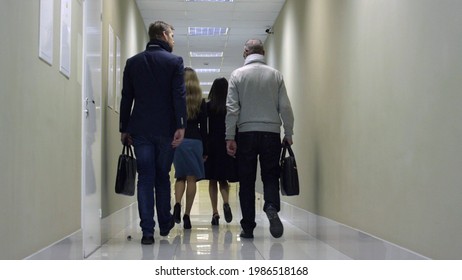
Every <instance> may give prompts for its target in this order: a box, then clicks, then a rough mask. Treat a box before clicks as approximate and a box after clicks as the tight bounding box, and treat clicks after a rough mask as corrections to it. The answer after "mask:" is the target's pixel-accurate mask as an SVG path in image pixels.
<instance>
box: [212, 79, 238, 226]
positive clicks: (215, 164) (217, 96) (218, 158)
mask: <svg viewBox="0 0 462 280" xmlns="http://www.w3.org/2000/svg"><path fill="white" fill-rule="evenodd" d="M227 95H228V81H227V80H226V79H225V78H218V79H215V81H214V82H213V85H212V88H211V89H210V93H209V97H208V99H209V102H207V116H208V117H209V133H208V137H207V146H208V158H207V161H206V162H205V178H206V179H208V180H209V194H210V201H211V202H212V210H213V212H212V213H213V214H212V225H218V224H219V221H218V220H219V219H220V215H219V214H218V206H217V204H218V202H217V201H218V183H219V184H220V192H221V196H222V198H223V212H224V215H225V220H226V222H228V223H230V222H231V221H232V220H233V215H232V212H231V208H230V207H229V203H228V199H229V183H228V182H237V181H238V180H237V166H236V160H235V159H234V158H232V157H230V156H229V155H228V153H227V152H226V141H225V118H226V97H227Z"/></svg>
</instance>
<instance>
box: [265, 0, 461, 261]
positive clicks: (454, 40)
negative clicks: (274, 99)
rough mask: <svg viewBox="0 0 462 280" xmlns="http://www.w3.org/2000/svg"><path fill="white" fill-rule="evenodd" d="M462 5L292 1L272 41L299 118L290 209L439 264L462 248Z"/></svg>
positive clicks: (414, 0)
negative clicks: (298, 190)
mask: <svg viewBox="0 0 462 280" xmlns="http://www.w3.org/2000/svg"><path fill="white" fill-rule="evenodd" d="M461 14H462V2H460V1H454V0H442V1H433V0H374V1H366V0H342V1H339V0H307V1H296V0H288V1H287V3H286V5H285V7H284V9H283V11H282V13H281V15H280V16H279V18H278V20H277V23H276V25H275V26H274V28H273V29H274V35H272V36H271V37H270V38H269V40H268V41H267V53H268V55H267V56H268V60H269V64H272V65H274V66H276V67H277V68H279V69H280V70H281V71H282V72H283V74H284V75H285V79H286V83H287V88H288V91H289V95H290V98H291V101H292V104H293V106H294V111H295V119H296V126H295V137H294V141H295V144H294V150H295V153H296V154H297V155H299V156H298V159H297V163H298V164H299V170H300V173H301V174H300V177H301V183H302V188H303V191H302V195H301V196H300V197H297V198H288V199H286V200H287V201H288V202H290V203H293V204H295V205H297V206H299V207H302V208H304V209H306V210H308V211H311V212H314V213H316V214H319V215H322V216H325V217H328V218H330V219H333V220H336V221H338V222H341V223H345V224H347V225H349V226H352V227H355V228H358V229H360V230H363V231H366V232H368V233H370V234H373V235H375V236H378V237H380V238H383V239H385V240H388V241H390V242H393V243H395V244H398V245H401V246H403V247H405V248H408V249H411V250H413V251H415V252H418V253H420V254H422V255H425V256H427V257H430V258H435V259H460V258H461V257H462V253H461V252H462V243H461V242H460V239H459V233H460V232H462V219H460V213H462V203H460V201H461V200H462V189H461V187H460V186H461V184H460V182H461V181H462V175H461V172H460V168H461V166H462V160H461V159H462V147H461V143H462V141H461V140H462V125H461V122H460V119H462V110H460V108H461V107H462V106H461V105H462V94H461V93H460V89H461V88H462V79H460V77H462V56H461V55H460V50H461V49H462V17H461V16H460V15H461Z"/></svg>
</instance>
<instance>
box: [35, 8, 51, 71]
mask: <svg viewBox="0 0 462 280" xmlns="http://www.w3.org/2000/svg"><path fill="white" fill-rule="evenodd" d="M53 25H54V18H53V0H40V30H39V58H41V59H42V60H43V61H45V62H47V63H48V64H50V65H52V64H53Z"/></svg>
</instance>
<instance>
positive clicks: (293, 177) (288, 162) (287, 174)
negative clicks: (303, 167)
mask: <svg viewBox="0 0 462 280" xmlns="http://www.w3.org/2000/svg"><path fill="white" fill-rule="evenodd" d="M287 151H288V152H289V156H286V152H287ZM280 164H281V178H280V183H281V193H282V195H286V196H292V195H299V194H300V187H299V184H298V171H297V163H296V161H295V155H294V152H293V151H292V148H291V147H290V145H287V144H284V146H283V148H282V153H281V162H280Z"/></svg>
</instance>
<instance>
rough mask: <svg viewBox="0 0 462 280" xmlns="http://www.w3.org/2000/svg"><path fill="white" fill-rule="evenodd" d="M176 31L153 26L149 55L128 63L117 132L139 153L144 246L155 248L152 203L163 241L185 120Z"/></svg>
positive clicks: (169, 223)
mask: <svg viewBox="0 0 462 280" xmlns="http://www.w3.org/2000/svg"><path fill="white" fill-rule="evenodd" d="M173 30H174V28H173V27H172V26H171V25H169V24H167V23H165V22H162V21H157V22H154V23H152V24H151V25H150V27H149V37H150V41H149V43H148V44H147V46H146V50H145V51H143V52H141V53H139V54H137V55H135V56H133V57H131V58H129V59H128V60H127V62H126V65H125V69H124V76H123V89H122V100H121V103H120V128H119V130H120V132H121V141H122V143H123V144H124V145H133V146H134V147H135V155H136V161H137V169H138V170H137V171H138V185H137V198H138V211H139V215H140V219H141V222H140V226H141V229H142V231H143V237H142V239H141V243H142V244H153V243H154V227H155V222H154V201H155V202H156V205H155V207H156V210H157V221H158V224H159V229H160V235H161V236H167V235H168V234H169V232H170V230H171V229H172V228H173V226H174V221H173V216H172V214H171V213H170V210H171V205H170V201H171V188H170V186H171V185H170V176H169V173H170V169H171V166H172V161H173V153H174V149H175V148H176V147H177V146H178V145H180V144H181V142H182V141H183V138H184V131H185V127H186V120H187V115H186V99H185V97H186V90H185V84H184V77H183V76H184V65H183V59H182V58H181V57H179V56H176V55H174V54H172V53H171V52H172V49H173V46H174V40H173ZM132 106H133V108H132ZM154 195H155V200H154Z"/></svg>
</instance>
